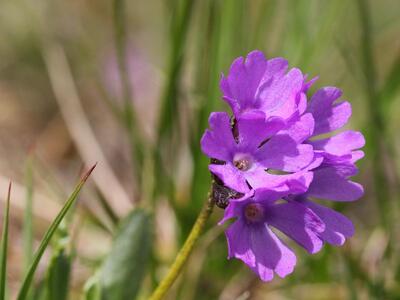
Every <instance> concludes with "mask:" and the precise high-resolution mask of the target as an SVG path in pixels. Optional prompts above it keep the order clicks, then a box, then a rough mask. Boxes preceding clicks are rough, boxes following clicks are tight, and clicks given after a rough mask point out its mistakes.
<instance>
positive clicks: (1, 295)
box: [0, 182, 11, 300]
mask: <svg viewBox="0 0 400 300" xmlns="http://www.w3.org/2000/svg"><path fill="white" fill-rule="evenodd" d="M10 197H11V182H10V183H9V185H8V193H7V200H6V209H5V212H4V221H3V233H2V235H1V248H0V249H1V258H0V259H1V261H0V268H1V269H0V272H1V273H0V300H4V299H5V296H6V281H7V251H8V228H9V218H10Z"/></svg>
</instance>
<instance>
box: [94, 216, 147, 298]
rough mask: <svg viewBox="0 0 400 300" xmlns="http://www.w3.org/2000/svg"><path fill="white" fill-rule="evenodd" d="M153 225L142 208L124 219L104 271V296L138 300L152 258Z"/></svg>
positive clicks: (102, 296) (102, 279) (102, 280)
mask: <svg viewBox="0 0 400 300" xmlns="http://www.w3.org/2000/svg"><path fill="white" fill-rule="evenodd" d="M151 228H152V224H151V218H150V216H149V214H148V213H146V212H145V211H144V210H141V209H140V210H135V211H133V212H132V213H131V214H130V215H129V216H128V217H127V218H126V219H125V220H124V221H123V222H122V224H121V227H120V229H119V232H118V233H117V235H116V238H115V240H114V242H113V246H112V249H111V252H110V254H109V255H108V257H107V258H106V260H105V262H104V265H103V267H102V270H101V274H100V286H101V299H103V300H105V299H112V300H114V299H115V300H118V299H135V297H136V295H137V293H138V291H139V288H140V285H141V282H142V280H143V278H144V276H145V271H146V267H147V263H148V260H149V257H150V251H151V242H152V230H151Z"/></svg>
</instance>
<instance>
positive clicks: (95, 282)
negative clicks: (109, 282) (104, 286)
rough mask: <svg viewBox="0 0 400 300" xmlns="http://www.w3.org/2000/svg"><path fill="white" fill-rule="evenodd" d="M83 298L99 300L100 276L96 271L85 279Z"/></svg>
mask: <svg viewBox="0 0 400 300" xmlns="http://www.w3.org/2000/svg"><path fill="white" fill-rule="evenodd" d="M83 289H84V293H85V294H84V299H85V300H100V299H101V296H100V295H101V290H100V276H99V274H98V273H96V274H95V275H93V276H92V277H90V278H89V279H88V281H86V283H85V286H84V288H83Z"/></svg>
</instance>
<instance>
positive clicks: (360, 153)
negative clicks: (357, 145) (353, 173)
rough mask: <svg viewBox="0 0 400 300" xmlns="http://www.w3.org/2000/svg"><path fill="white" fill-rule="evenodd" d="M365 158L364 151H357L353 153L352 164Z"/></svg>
mask: <svg viewBox="0 0 400 300" xmlns="http://www.w3.org/2000/svg"><path fill="white" fill-rule="evenodd" d="M363 157H364V151H362V150H357V151H352V152H351V162H352V163H356V162H357V161H358V160H360V159H361V158H363Z"/></svg>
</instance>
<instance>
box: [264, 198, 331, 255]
mask: <svg viewBox="0 0 400 300" xmlns="http://www.w3.org/2000/svg"><path fill="white" fill-rule="evenodd" d="M266 220H267V222H268V224H270V225H271V226H273V227H275V228H277V229H279V230H280V231H282V232H283V233H285V234H286V235H287V236H289V237H290V238H292V239H293V240H295V241H296V242H297V243H298V244H299V245H301V246H303V247H304V248H305V249H306V250H307V251H308V252H310V253H316V252H318V251H319V250H320V249H321V248H322V245H323V242H322V240H321V238H320V237H319V234H320V233H321V232H324V230H325V224H324V222H322V220H321V219H320V218H319V217H318V216H317V215H316V214H315V213H313V211H312V210H311V209H309V208H307V207H306V206H305V205H303V204H301V203H298V202H290V203H284V204H277V205H273V206H271V207H270V208H269V209H268V211H267V216H266Z"/></svg>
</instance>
